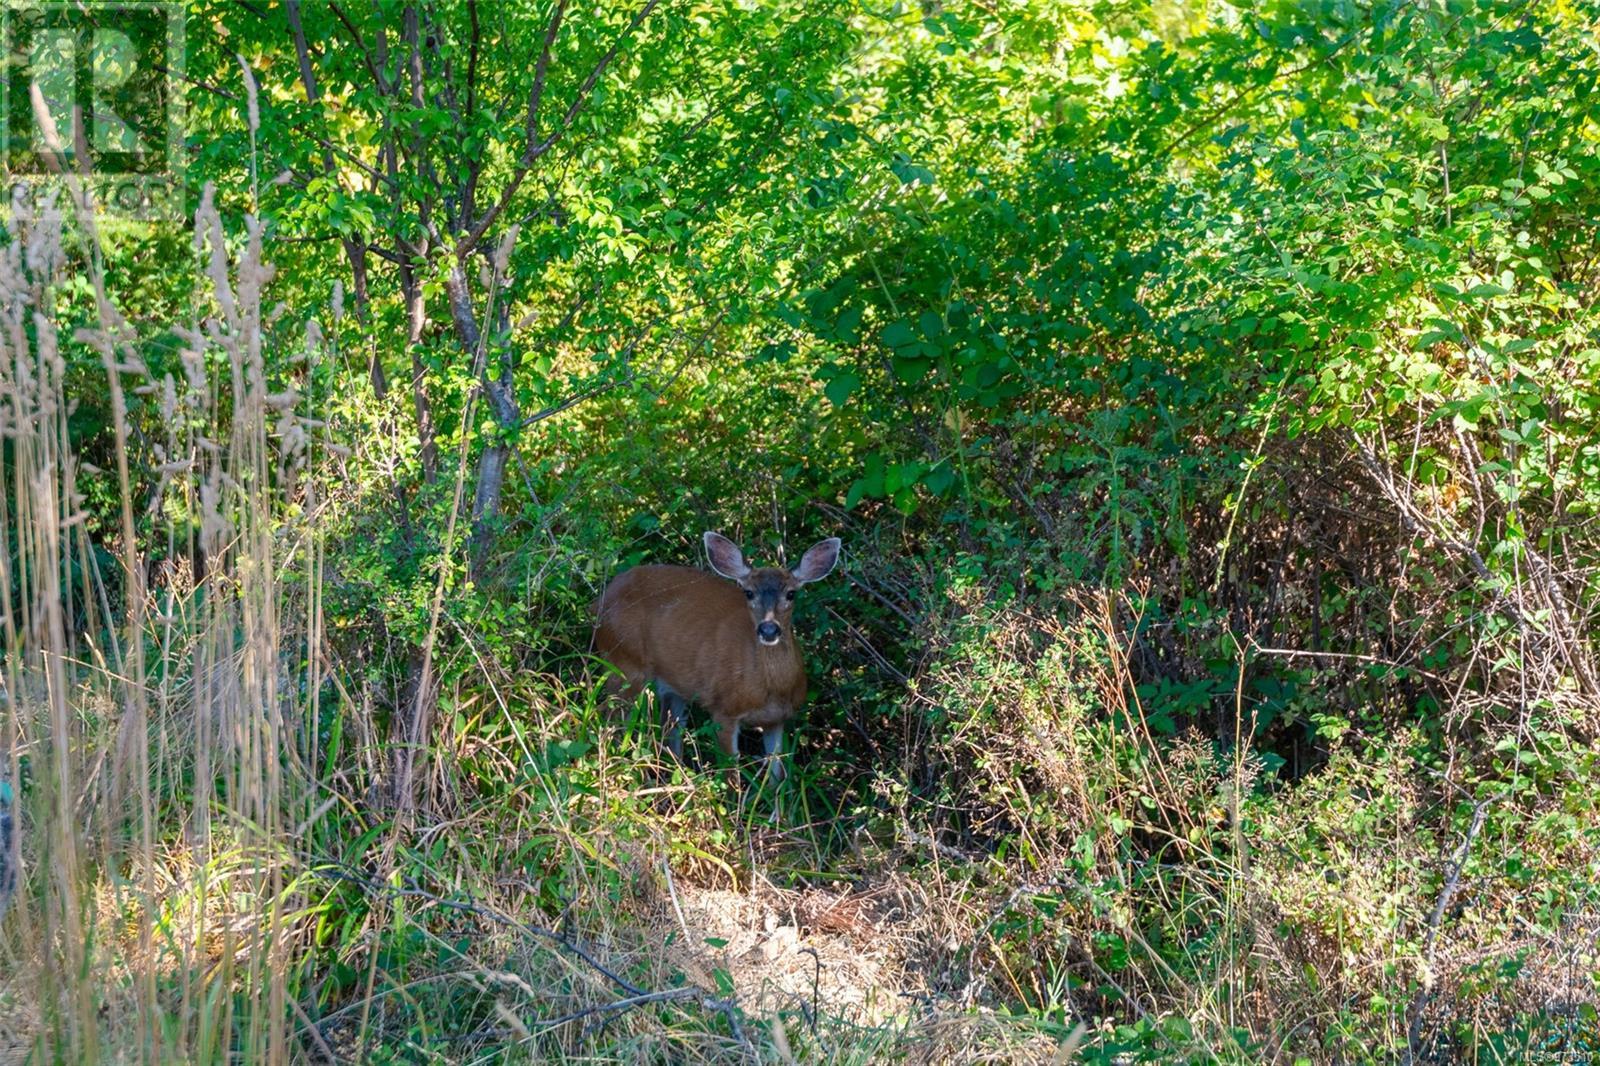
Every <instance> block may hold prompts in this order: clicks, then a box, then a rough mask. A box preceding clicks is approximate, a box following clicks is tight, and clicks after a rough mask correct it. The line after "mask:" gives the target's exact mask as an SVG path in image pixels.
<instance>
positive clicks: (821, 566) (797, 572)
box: [793, 537, 839, 585]
mask: <svg viewBox="0 0 1600 1066" xmlns="http://www.w3.org/2000/svg"><path fill="white" fill-rule="evenodd" d="M838 561H839V538H838V537H829V538H828V539H827V540H823V541H818V542H817V543H815V544H813V545H812V546H811V547H810V548H808V549H806V553H805V554H804V555H802V556H801V557H800V565H799V566H797V567H795V568H794V571H793V573H794V579H795V580H796V581H798V582H800V583H801V584H802V585H804V584H809V583H810V582H812V581H821V580H822V579H823V578H825V577H827V576H828V575H829V574H830V573H831V572H832V571H833V567H834V564H836V563H838Z"/></svg>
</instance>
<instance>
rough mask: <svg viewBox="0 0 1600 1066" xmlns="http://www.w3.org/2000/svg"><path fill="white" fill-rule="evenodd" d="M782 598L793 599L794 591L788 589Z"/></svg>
mask: <svg viewBox="0 0 1600 1066" xmlns="http://www.w3.org/2000/svg"><path fill="white" fill-rule="evenodd" d="M783 598H784V599H786V600H792V599H794V589H790V590H789V591H788V592H785V593H784V594H783Z"/></svg>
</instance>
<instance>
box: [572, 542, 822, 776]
mask: <svg viewBox="0 0 1600 1066" xmlns="http://www.w3.org/2000/svg"><path fill="white" fill-rule="evenodd" d="M705 545H706V555H707V557H709V558H710V560H711V568H712V569H713V570H715V571H716V572H717V573H718V574H720V575H721V576H722V577H724V578H727V579H728V580H727V581H723V580H720V579H719V578H717V577H714V576H712V575H711V574H708V573H706V572H705V571H704V570H695V569H693V568H691V567H687V566H636V567H634V568H633V569H631V570H627V571H624V572H623V573H621V574H619V575H617V577H616V578H614V579H613V580H612V581H611V583H610V584H609V585H607V586H606V589H605V591H604V592H602V593H601V594H600V598H599V599H598V600H596V601H595V602H594V615H595V651H596V652H597V653H599V655H600V657H601V658H603V659H605V660H606V661H607V662H609V663H610V664H611V665H612V666H614V667H616V669H617V674H615V675H613V676H612V677H611V678H610V680H608V681H607V682H606V691H607V693H608V694H612V695H615V694H621V695H623V696H625V697H626V698H628V699H629V700H632V699H636V698H637V697H638V695H639V693H640V692H642V691H643V689H644V686H645V684H646V683H647V682H654V683H655V686H656V694H657V696H658V698H659V699H660V700H661V702H662V703H663V704H664V705H665V706H666V708H667V712H668V714H669V716H670V723H669V727H668V729H669V732H668V746H669V747H670V748H671V749H672V753H673V754H674V755H676V756H677V757H679V758H680V759H681V758H682V757H683V724H684V721H685V720H686V719H687V717H688V704H689V703H690V702H694V703H698V704H699V705H700V706H702V707H704V708H705V709H706V710H707V711H708V712H709V713H710V715H711V719H712V721H714V722H716V723H717V743H718V745H719V746H720V747H721V748H722V750H723V752H724V753H725V754H728V755H737V754H738V752H739V731H740V730H741V729H742V728H744V727H746V726H750V727H753V728H756V729H759V730H761V743H762V748H763V749H764V751H765V752H766V771H767V777H768V778H769V779H770V780H772V781H774V782H776V781H781V780H782V779H783V776H784V769H783V727H784V723H786V722H787V721H788V720H789V719H790V718H791V717H793V715H794V713H795V711H796V710H798V709H799V707H800V705H801V704H802V703H804V702H805V698H806V674H805V667H804V665H803V664H802V662H801V659H800V646H799V645H798V644H797V643H796V642H795V639H794V633H793V632H792V631H791V629H790V626H789V621H790V618H789V615H790V611H791V609H792V608H793V607H794V596H795V592H796V591H797V590H798V589H799V588H800V586H801V585H806V584H809V583H811V582H813V581H820V580H821V579H822V578H824V577H827V576H828V573H829V571H831V570H832V569H833V567H834V564H835V563H836V562H838V560H839V538H838V537H829V538H828V539H827V540H824V541H821V542H820V543H818V544H815V545H813V546H812V547H811V548H810V549H809V550H808V551H807V552H806V553H805V555H804V556H802V557H801V559H800V565H799V566H797V567H795V569H794V570H792V571H791V570H784V569H782V568H779V567H767V568H763V569H760V570H753V569H751V568H750V565H749V564H748V563H746V562H745V561H744V555H743V553H741V552H740V551H739V549H738V547H736V546H735V545H734V543H733V542H732V541H731V540H729V539H728V538H726V537H724V536H722V535H721V534H720V533H711V532H707V533H706V534H705ZM729 582H733V583H732V584H729Z"/></svg>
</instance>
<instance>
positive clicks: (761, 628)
mask: <svg viewBox="0 0 1600 1066" xmlns="http://www.w3.org/2000/svg"><path fill="white" fill-rule="evenodd" d="M782 632H783V630H781V629H779V628H778V623H776V622H762V623H761V624H760V625H758V626H756V636H758V637H760V638H761V643H763V644H776V643H778V637H779V635H780V634H781V633H782Z"/></svg>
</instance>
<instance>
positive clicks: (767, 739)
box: [761, 725, 789, 784]
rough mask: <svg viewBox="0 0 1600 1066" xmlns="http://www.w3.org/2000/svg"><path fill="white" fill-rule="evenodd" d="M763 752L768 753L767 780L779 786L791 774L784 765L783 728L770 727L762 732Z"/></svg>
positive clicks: (778, 726) (779, 726) (777, 726)
mask: <svg viewBox="0 0 1600 1066" xmlns="http://www.w3.org/2000/svg"><path fill="white" fill-rule="evenodd" d="M761 750H762V751H763V752H765V753H766V763H767V780H768V781H771V782H772V783H773V784H777V783H778V782H780V781H782V780H783V779H784V778H785V777H786V776H788V773H789V771H788V769H787V768H786V767H785V766H784V765H783V726H781V725H769V726H767V727H766V728H765V729H763V730H762V731H761Z"/></svg>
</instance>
